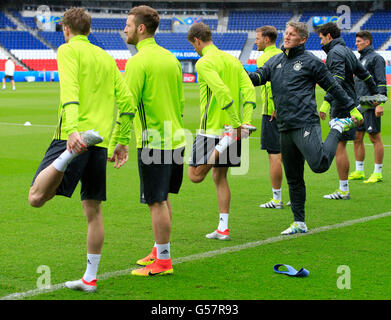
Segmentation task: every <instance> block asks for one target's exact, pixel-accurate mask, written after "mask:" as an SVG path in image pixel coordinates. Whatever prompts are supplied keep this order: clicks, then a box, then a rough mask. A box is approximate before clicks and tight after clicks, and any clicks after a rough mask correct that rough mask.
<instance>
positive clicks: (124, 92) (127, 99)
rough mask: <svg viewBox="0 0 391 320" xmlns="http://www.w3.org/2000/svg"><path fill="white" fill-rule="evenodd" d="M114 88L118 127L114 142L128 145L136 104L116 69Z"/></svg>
mask: <svg viewBox="0 0 391 320" xmlns="http://www.w3.org/2000/svg"><path fill="white" fill-rule="evenodd" d="M114 88H115V100H116V102H117V105H118V115H117V124H119V126H120V129H119V132H118V137H116V140H117V142H118V143H120V144H122V145H128V144H129V142H130V132H131V128H132V121H133V118H134V116H135V114H136V111H137V107H136V105H137V103H136V100H135V99H134V98H133V96H132V94H131V93H130V91H129V88H128V87H127V85H126V83H125V80H124V77H123V76H122V74H121V72H120V71H119V70H118V69H116V75H115V86H114Z"/></svg>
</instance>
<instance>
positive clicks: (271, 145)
mask: <svg viewBox="0 0 391 320" xmlns="http://www.w3.org/2000/svg"><path fill="white" fill-rule="evenodd" d="M270 118H271V116H268V115H263V116H262V129H261V149H262V150H266V151H267V153H271V154H278V153H281V146H280V132H279V131H278V128H277V120H276V119H273V121H272V122H270Z"/></svg>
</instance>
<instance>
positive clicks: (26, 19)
mask: <svg viewBox="0 0 391 320" xmlns="http://www.w3.org/2000/svg"><path fill="white" fill-rule="evenodd" d="M22 22H23V23H24V24H25V25H26V26H28V27H29V28H31V29H38V27H37V24H36V23H35V18H34V17H22Z"/></svg>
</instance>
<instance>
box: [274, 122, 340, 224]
mask: <svg viewBox="0 0 391 320" xmlns="http://www.w3.org/2000/svg"><path fill="white" fill-rule="evenodd" d="M340 135H341V133H340V132H339V131H338V130H336V129H331V130H330V133H329V135H328V136H327V138H326V140H325V142H323V141H322V133H321V127H320V125H318V124H313V125H307V126H306V127H304V128H299V129H293V130H288V131H282V132H280V139H281V140H280V141H281V155H282V160H283V163H284V170H285V176H286V179H287V182H288V186H289V197H290V201H291V204H292V206H291V209H292V212H293V215H294V221H302V222H304V221H305V210H304V205H305V200H306V189H305V183H304V161H307V163H308V165H309V166H310V168H311V170H312V171H314V172H316V173H322V172H325V171H327V170H328V169H329V168H330V165H331V163H332V162H333V159H334V156H335V153H336V150H337V145H338V142H339V137H340Z"/></svg>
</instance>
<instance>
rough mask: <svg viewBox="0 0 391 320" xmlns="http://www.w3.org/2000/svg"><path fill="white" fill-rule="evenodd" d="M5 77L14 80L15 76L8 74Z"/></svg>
mask: <svg viewBox="0 0 391 320" xmlns="http://www.w3.org/2000/svg"><path fill="white" fill-rule="evenodd" d="M4 78H5V79H10V80H14V76H8V75H5V76H4Z"/></svg>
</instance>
